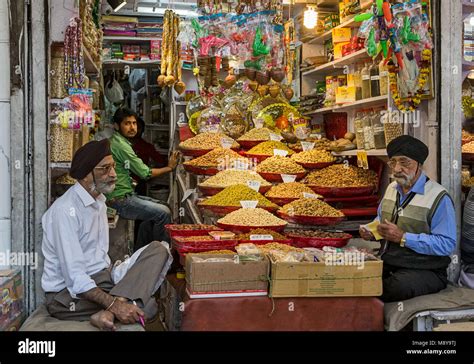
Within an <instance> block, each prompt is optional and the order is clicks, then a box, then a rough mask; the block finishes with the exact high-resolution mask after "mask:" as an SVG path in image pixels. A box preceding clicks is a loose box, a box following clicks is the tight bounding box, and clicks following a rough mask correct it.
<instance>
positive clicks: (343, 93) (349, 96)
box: [336, 86, 357, 104]
mask: <svg viewBox="0 0 474 364" xmlns="http://www.w3.org/2000/svg"><path fill="white" fill-rule="evenodd" d="M355 101H357V89H356V88H355V87H354V86H342V87H338V88H337V90H336V104H348V103H351V102H355Z"/></svg>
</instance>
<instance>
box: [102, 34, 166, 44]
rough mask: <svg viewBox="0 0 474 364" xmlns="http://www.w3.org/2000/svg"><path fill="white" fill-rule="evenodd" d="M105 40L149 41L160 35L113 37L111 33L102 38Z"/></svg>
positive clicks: (157, 38) (159, 38)
mask: <svg viewBox="0 0 474 364" xmlns="http://www.w3.org/2000/svg"><path fill="white" fill-rule="evenodd" d="M103 40H104V42H105V41H114V42H133V41H135V42H149V41H152V40H161V37H125V36H124V37H120V36H119V37H115V36H111V35H106V36H104V38H103Z"/></svg>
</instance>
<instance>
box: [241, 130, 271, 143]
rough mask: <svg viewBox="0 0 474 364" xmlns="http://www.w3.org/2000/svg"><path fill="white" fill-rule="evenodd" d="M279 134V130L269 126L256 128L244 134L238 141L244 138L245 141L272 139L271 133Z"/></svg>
mask: <svg viewBox="0 0 474 364" xmlns="http://www.w3.org/2000/svg"><path fill="white" fill-rule="evenodd" d="M272 133H274V134H278V133H277V132H273V131H272V130H270V129H268V128H259V129H257V128H255V129H252V130H250V131H248V132H247V133H245V134H244V135H242V136H241V137H240V138H239V139H237V141H240V140H244V141H258V140H270V134H272Z"/></svg>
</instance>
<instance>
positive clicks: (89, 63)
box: [82, 46, 100, 74]
mask: <svg viewBox="0 0 474 364" xmlns="http://www.w3.org/2000/svg"><path fill="white" fill-rule="evenodd" d="M82 53H83V54H84V68H85V69H86V73H89V74H92V73H94V74H99V73H100V68H99V67H98V66H97V64H96V63H95V62H94V60H93V59H92V56H91V54H90V53H89V51H88V50H87V48H86V47H84V46H83V47H82Z"/></svg>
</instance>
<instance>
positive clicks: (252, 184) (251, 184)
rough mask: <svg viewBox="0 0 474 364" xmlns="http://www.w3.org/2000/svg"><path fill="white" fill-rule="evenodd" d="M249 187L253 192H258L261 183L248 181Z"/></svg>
mask: <svg viewBox="0 0 474 364" xmlns="http://www.w3.org/2000/svg"><path fill="white" fill-rule="evenodd" d="M247 186H249V187H250V188H251V189H252V190H255V191H257V192H258V191H259V190H260V182H259V181H247Z"/></svg>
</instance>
